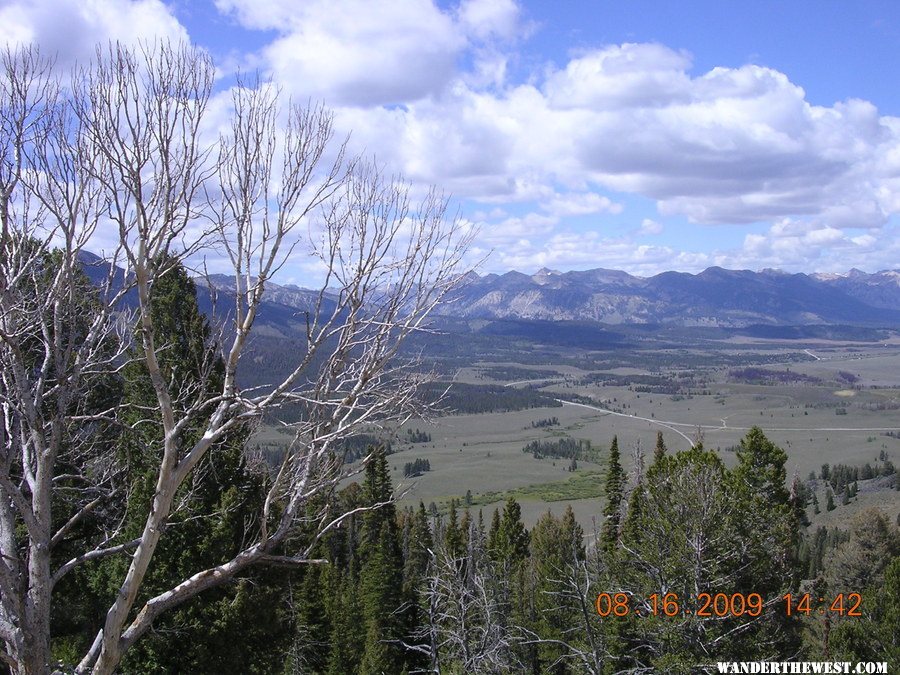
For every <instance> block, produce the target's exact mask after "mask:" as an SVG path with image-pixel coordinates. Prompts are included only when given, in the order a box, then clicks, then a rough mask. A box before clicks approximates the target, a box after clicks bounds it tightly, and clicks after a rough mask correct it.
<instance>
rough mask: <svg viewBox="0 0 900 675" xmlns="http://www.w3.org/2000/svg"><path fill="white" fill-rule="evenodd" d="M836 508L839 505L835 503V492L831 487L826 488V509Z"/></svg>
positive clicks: (832, 509)
mask: <svg viewBox="0 0 900 675" xmlns="http://www.w3.org/2000/svg"><path fill="white" fill-rule="evenodd" d="M835 508H837V507H835V505H834V493H833V492H832V491H831V490H830V489H828V488H825V510H826V511H834V509H835Z"/></svg>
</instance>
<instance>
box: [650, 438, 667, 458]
mask: <svg viewBox="0 0 900 675" xmlns="http://www.w3.org/2000/svg"><path fill="white" fill-rule="evenodd" d="M666 450H667V448H666V443H665V441H664V440H663V435H662V432H661V431H657V432H656V448H655V449H654V450H653V461H654V462H657V461H659V460H661V459H662V458H663V457H665V456H666Z"/></svg>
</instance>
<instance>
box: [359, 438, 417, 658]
mask: <svg viewBox="0 0 900 675" xmlns="http://www.w3.org/2000/svg"><path fill="white" fill-rule="evenodd" d="M392 497H393V485H392V484H391V477H390V471H389V468H388V462H387V457H386V455H385V453H384V448H380V447H379V448H376V449H375V450H374V451H373V452H372V456H371V457H370V459H369V461H368V464H367V465H366V475H365V479H364V481H363V487H362V498H363V500H364V503H365V504H366V505H367V506H370V507H372V506H375V505H377V504H380V506H378V507H377V508H373V509H371V510H370V511H367V512H366V515H365V517H364V519H363V533H362V541H361V544H360V547H361V551H360V556H361V559H362V562H361V568H360V575H359V602H360V605H361V609H362V617H363V621H364V625H365V638H364V639H365V643H364V646H363V654H362V661H361V663H360V667H359V672H360V673H363V674H372V675H377V674H378V673H387V672H400V671H402V670H403V667H404V663H405V654H404V652H403V650H402V648H401V647H400V646H399V640H401V639H403V638H405V637H406V631H407V629H408V626H406V625H404V621H403V618H404V615H403V612H402V611H401V610H402V608H403V605H404V594H403V569H404V563H403V556H402V553H401V551H400V531H399V527H398V525H397V511H396V507H395V506H394V504H393V502H392V501H391V500H392Z"/></svg>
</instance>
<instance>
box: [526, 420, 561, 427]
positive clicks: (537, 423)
mask: <svg viewBox="0 0 900 675" xmlns="http://www.w3.org/2000/svg"><path fill="white" fill-rule="evenodd" d="M555 426H559V420H558V419H557V418H556V417H545V418H544V419H540V420H531V427H532V428H533V429H542V428H544V427H555Z"/></svg>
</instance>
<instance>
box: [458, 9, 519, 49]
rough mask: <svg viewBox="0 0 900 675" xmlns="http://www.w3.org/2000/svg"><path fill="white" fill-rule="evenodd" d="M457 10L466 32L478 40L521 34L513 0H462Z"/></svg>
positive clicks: (506, 37)
mask: <svg viewBox="0 0 900 675" xmlns="http://www.w3.org/2000/svg"><path fill="white" fill-rule="evenodd" d="M457 11H458V15H459V21H460V23H461V24H462V26H463V27H464V28H465V30H466V32H467V33H468V34H470V35H472V36H474V37H476V38H478V39H480V40H487V39H490V38H492V37H499V38H502V39H504V40H511V39H514V38H516V37H519V36H521V32H520V31H521V24H520V20H519V19H520V16H519V15H520V10H519V7H518V5H517V4H516V3H515V2H514V1H513V0H463V1H462V2H461V3H460V5H459V9H458V10H457Z"/></svg>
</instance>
